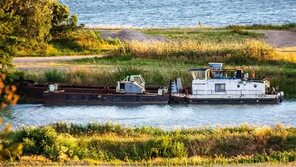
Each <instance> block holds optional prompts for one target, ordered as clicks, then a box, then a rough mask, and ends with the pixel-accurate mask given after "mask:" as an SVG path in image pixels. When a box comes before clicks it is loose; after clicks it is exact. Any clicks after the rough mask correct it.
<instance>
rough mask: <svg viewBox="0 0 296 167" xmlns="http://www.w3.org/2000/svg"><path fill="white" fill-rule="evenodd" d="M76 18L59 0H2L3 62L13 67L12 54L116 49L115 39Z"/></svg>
mask: <svg viewBox="0 0 296 167" xmlns="http://www.w3.org/2000/svg"><path fill="white" fill-rule="evenodd" d="M77 21H78V18H77V16H76V15H71V14H70V10H69V8H68V7H67V6H65V5H63V4H61V3H60V2H59V1H58V0H22V1H14V0H5V1H1V2H0V56H1V62H0V63H1V65H2V66H3V68H4V67H6V66H8V68H10V67H12V64H11V57H12V56H55V55H73V54H95V53H101V52H105V51H109V50H113V49H116V45H114V41H104V40H102V39H101V38H100V36H99V34H98V33H97V32H95V31H88V30H87V31H85V30H83V29H82V27H83V25H80V26H78V25H77Z"/></svg>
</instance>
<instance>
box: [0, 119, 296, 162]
mask: <svg viewBox="0 0 296 167" xmlns="http://www.w3.org/2000/svg"><path fill="white" fill-rule="evenodd" d="M16 142H19V143H22V144H23V155H22V156H21V157H20V160H22V159H24V160H25V161H34V157H36V156H37V157H38V156H39V157H40V156H41V157H45V158H46V159H45V160H43V162H48V161H49V162H50V161H59V162H67V161H71V160H73V161H74V162H75V161H76V162H80V163H81V162H85V163H98V164H108V163H111V164H155V165H156V164H157V165H168V164H171V165H173V164H175V165H181V164H182V165H200V164H201V165H205V164H240V163H243V164H244V163H260V162H270V163H271V162H272V163H287V162H295V160H296V148H295V145H296V129H295V128H286V127H283V126H282V125H276V126H273V127H254V126H248V125H242V126H240V127H233V128H202V129H186V130H185V129H184V130H170V131H164V130H161V129H158V128H152V127H141V128H126V127H122V126H120V125H111V124H105V125H99V124H89V125H87V126H82V125H73V124H71V125H69V124H64V123H59V124H54V125H51V126H45V127H38V128H24V129H22V130H17V131H13V132H11V133H10V134H8V137H7V138H6V139H5V141H4V143H5V145H10V144H12V143H16ZM22 157H23V158H22ZM39 159H40V158H39ZM21 162H22V161H21Z"/></svg>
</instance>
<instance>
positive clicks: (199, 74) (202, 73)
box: [191, 70, 208, 80]
mask: <svg viewBox="0 0 296 167" xmlns="http://www.w3.org/2000/svg"><path fill="white" fill-rule="evenodd" d="M207 74H208V71H207V70H192V71H191V75H192V78H193V79H199V80H205V79H206V77H207Z"/></svg>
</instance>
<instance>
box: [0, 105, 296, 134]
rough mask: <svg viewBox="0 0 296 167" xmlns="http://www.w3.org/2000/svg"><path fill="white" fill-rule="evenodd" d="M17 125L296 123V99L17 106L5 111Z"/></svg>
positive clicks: (170, 126) (155, 125)
mask: <svg viewBox="0 0 296 167" xmlns="http://www.w3.org/2000/svg"><path fill="white" fill-rule="evenodd" d="M1 114H2V116H3V117H4V119H5V122H10V123H12V124H13V126H14V127H15V128H20V127H22V126H27V125H30V126H31V125H34V126H35V125H47V124H51V123H56V122H61V121H64V122H67V123H78V124H87V123H89V122H96V123H107V122H111V123H119V124H123V125H125V126H130V127H135V126H136V127H138V126H144V125H145V126H154V127H160V128H163V129H175V128H189V127H205V126H235V125H240V124H243V123H248V124H255V125H274V124H276V123H282V124H285V125H288V126H296V102H295V101H286V102H283V103H282V104H280V105H146V106H72V107H45V106H43V105H17V106H15V107H11V108H9V109H7V111H5V112H2V113H1Z"/></svg>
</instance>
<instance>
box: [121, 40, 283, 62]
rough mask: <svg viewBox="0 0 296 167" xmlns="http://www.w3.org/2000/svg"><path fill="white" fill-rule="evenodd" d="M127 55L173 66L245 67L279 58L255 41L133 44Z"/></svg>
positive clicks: (189, 41) (127, 49) (262, 44)
mask: <svg viewBox="0 0 296 167" xmlns="http://www.w3.org/2000/svg"><path fill="white" fill-rule="evenodd" d="M126 51H127V53H128V54H129V55H131V56H134V57H139V58H146V59H160V60H170V61H173V60H175V61H176V62H177V61H181V62H192V61H194V62H199V63H206V62H209V61H217V62H225V63H231V64H244V65H247V64H254V63H257V64H258V63H262V62H267V61H270V60H274V59H275V58H278V55H277V54H276V51H275V50H274V49H273V48H272V47H270V46H268V45H267V44H265V43H263V42H260V41H258V40H246V41H245V42H242V43H231V42H230V43H229V42H227V43H211V42H208V43H207V42H198V41H192V40H187V41H177V42H166V43H164V42H152V43H141V42H137V41H133V42H129V43H127V44H126ZM123 54H126V53H123Z"/></svg>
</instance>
